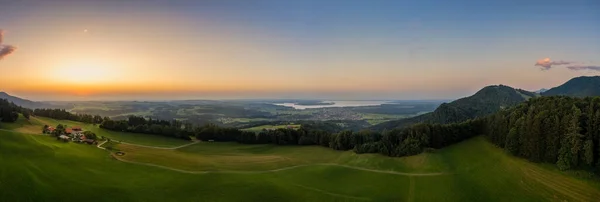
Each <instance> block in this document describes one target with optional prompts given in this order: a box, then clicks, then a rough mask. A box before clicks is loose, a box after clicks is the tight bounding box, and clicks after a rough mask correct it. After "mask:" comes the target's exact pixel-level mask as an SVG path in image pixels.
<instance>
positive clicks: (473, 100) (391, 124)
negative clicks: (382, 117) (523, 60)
mask: <svg viewBox="0 0 600 202" xmlns="http://www.w3.org/2000/svg"><path fill="white" fill-rule="evenodd" d="M535 96H537V94H535V93H533V92H529V91H525V90H521V89H514V88H512V87H509V86H504V85H495V86H487V87H485V88H482V89H481V90H479V91H478V92H477V93H475V94H474V95H472V96H469V97H465V98H461V99H458V100H455V101H453V102H450V103H443V104H442V105H440V106H439V107H438V108H437V109H436V110H435V111H433V112H430V113H427V114H422V115H420V116H416V117H412V118H407V119H400V120H395V121H388V122H384V123H381V124H378V125H374V126H372V127H371V129H373V130H383V129H392V128H398V127H406V126H409V125H412V124H415V123H420V122H425V123H441V124H445V123H456V122H462V121H466V120H468V119H472V118H476V117H481V116H485V115H489V114H492V113H494V112H497V111H498V110H500V109H503V108H506V107H510V106H514V105H517V104H519V103H521V102H523V101H525V100H527V99H529V98H531V97H535Z"/></svg>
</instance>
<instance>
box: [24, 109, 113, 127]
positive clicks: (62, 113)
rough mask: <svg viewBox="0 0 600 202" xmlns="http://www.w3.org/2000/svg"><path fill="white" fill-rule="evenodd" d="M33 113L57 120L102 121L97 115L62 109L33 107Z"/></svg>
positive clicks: (97, 122) (94, 122)
mask: <svg viewBox="0 0 600 202" xmlns="http://www.w3.org/2000/svg"><path fill="white" fill-rule="evenodd" d="M33 114H34V115H35V116H43V117H48V118H53V119H58V120H71V121H79V122H83V123H92V124H99V123H102V121H104V119H108V118H102V117H101V116H99V115H89V114H73V113H71V112H68V111H66V110H64V109H35V110H33Z"/></svg>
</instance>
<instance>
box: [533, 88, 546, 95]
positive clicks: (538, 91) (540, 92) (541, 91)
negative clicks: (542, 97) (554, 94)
mask: <svg viewBox="0 0 600 202" xmlns="http://www.w3.org/2000/svg"><path fill="white" fill-rule="evenodd" d="M546 91H548V89H545V88H542V89H539V90H537V91H535V93H537V94H542V93H544V92H546Z"/></svg>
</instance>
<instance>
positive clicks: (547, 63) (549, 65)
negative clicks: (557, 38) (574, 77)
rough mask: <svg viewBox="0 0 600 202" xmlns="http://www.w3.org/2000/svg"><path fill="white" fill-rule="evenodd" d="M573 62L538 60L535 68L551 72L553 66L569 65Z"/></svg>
mask: <svg viewBox="0 0 600 202" xmlns="http://www.w3.org/2000/svg"><path fill="white" fill-rule="evenodd" d="M571 63H572V62H567V61H562V60H559V61H552V60H550V58H544V59H541V60H538V61H537V62H536V63H535V66H540V67H542V68H543V70H549V69H550V68H552V65H568V64H571Z"/></svg>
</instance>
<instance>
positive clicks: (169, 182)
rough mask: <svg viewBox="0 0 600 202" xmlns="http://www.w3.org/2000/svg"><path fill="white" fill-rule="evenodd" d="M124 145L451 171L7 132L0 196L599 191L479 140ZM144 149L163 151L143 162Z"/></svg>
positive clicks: (563, 194) (1, 137)
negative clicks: (407, 147) (408, 152)
mask: <svg viewBox="0 0 600 202" xmlns="http://www.w3.org/2000/svg"><path fill="white" fill-rule="evenodd" d="M5 126H6V125H3V126H2V127H5ZM20 128H22V127H16V129H20ZM126 146H127V145H123V144H121V145H118V147H120V148H122V149H123V150H126V153H127V154H126V155H125V156H123V157H124V158H130V160H138V161H147V162H148V163H155V164H164V165H167V166H170V167H174V168H182V169H184V168H188V169H201V170H229V169H231V170H264V169H273V168H279V167H283V166H289V165H297V164H310V163H320V162H328V163H337V164H342V165H351V166H357V167H362V168H371V169H378V170H395V171H398V172H418V173H426V172H444V173H445V174H443V175H436V176H407V175H393V174H387V173H377V172H371V171H364V170H356V169H350V168H344V167H336V166H326V165H315V166H307V167H299V168H296V169H290V170H284V171H279V172H272V173H252V174H248V173H244V174H232V173H212V174H185V173H179V172H175V171H170V170H165V169H160V168H154V167H149V166H143V165H134V164H128V163H124V162H120V161H116V160H114V159H112V158H111V157H110V156H109V155H108V154H107V152H106V151H103V150H100V149H97V148H95V147H93V146H89V145H82V144H74V143H61V142H58V141H56V140H54V139H53V138H51V137H47V136H37V135H25V134H21V133H14V132H6V131H0V162H2V165H1V166H0V190H2V191H1V192H0V201H42V200H46V201H47V200H50V201H81V200H90V199H94V200H105V201H115V200H117V201H165V200H166V201H175V200H177V201H215V200H219V201H252V200H263V201H282V200H285V201H288V200H291V201H293V200H298V201H332V200H339V201H364V200H378V201H560V200H563V199H566V200H568V201H593V200H595V199H597V198H599V197H600V191H599V190H600V185H599V183H598V181H591V180H586V179H578V178H577V177H573V175H570V174H565V173H562V172H559V171H557V170H555V169H554V168H553V167H551V166H548V165H540V164H533V163H529V162H526V161H524V160H522V159H518V158H514V157H511V156H508V155H506V154H505V153H504V152H503V151H502V150H500V149H498V148H496V147H494V146H493V145H491V144H490V143H488V142H487V141H485V140H484V139H483V138H482V137H478V138H474V139H471V140H468V141H465V142H462V143H459V144H456V145H453V146H450V147H447V148H445V149H442V150H438V151H436V152H435V153H427V154H421V155H417V156H412V157H404V158H388V157H383V156H379V155H371V154H370V155H356V154H352V153H351V152H340V151H333V150H329V149H327V148H320V147H280V146H272V145H240V144H233V143H201V144H196V145H193V146H189V147H185V148H181V149H178V150H157V149H146V150H148V151H146V150H144V149H145V148H141V147H140V148H137V147H132V146H127V147H130V148H126ZM127 149H129V150H127ZM136 155H139V156H141V157H139V156H138V157H136ZM144 155H154V156H155V157H156V158H147V159H144V158H143V156H144ZM161 155H165V157H164V158H161V157H160V156H161ZM173 158H175V159H177V158H183V159H177V160H173ZM273 159H275V161H273ZM281 159H283V160H281ZM240 162H242V163H240ZM186 166H190V167H186Z"/></svg>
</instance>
